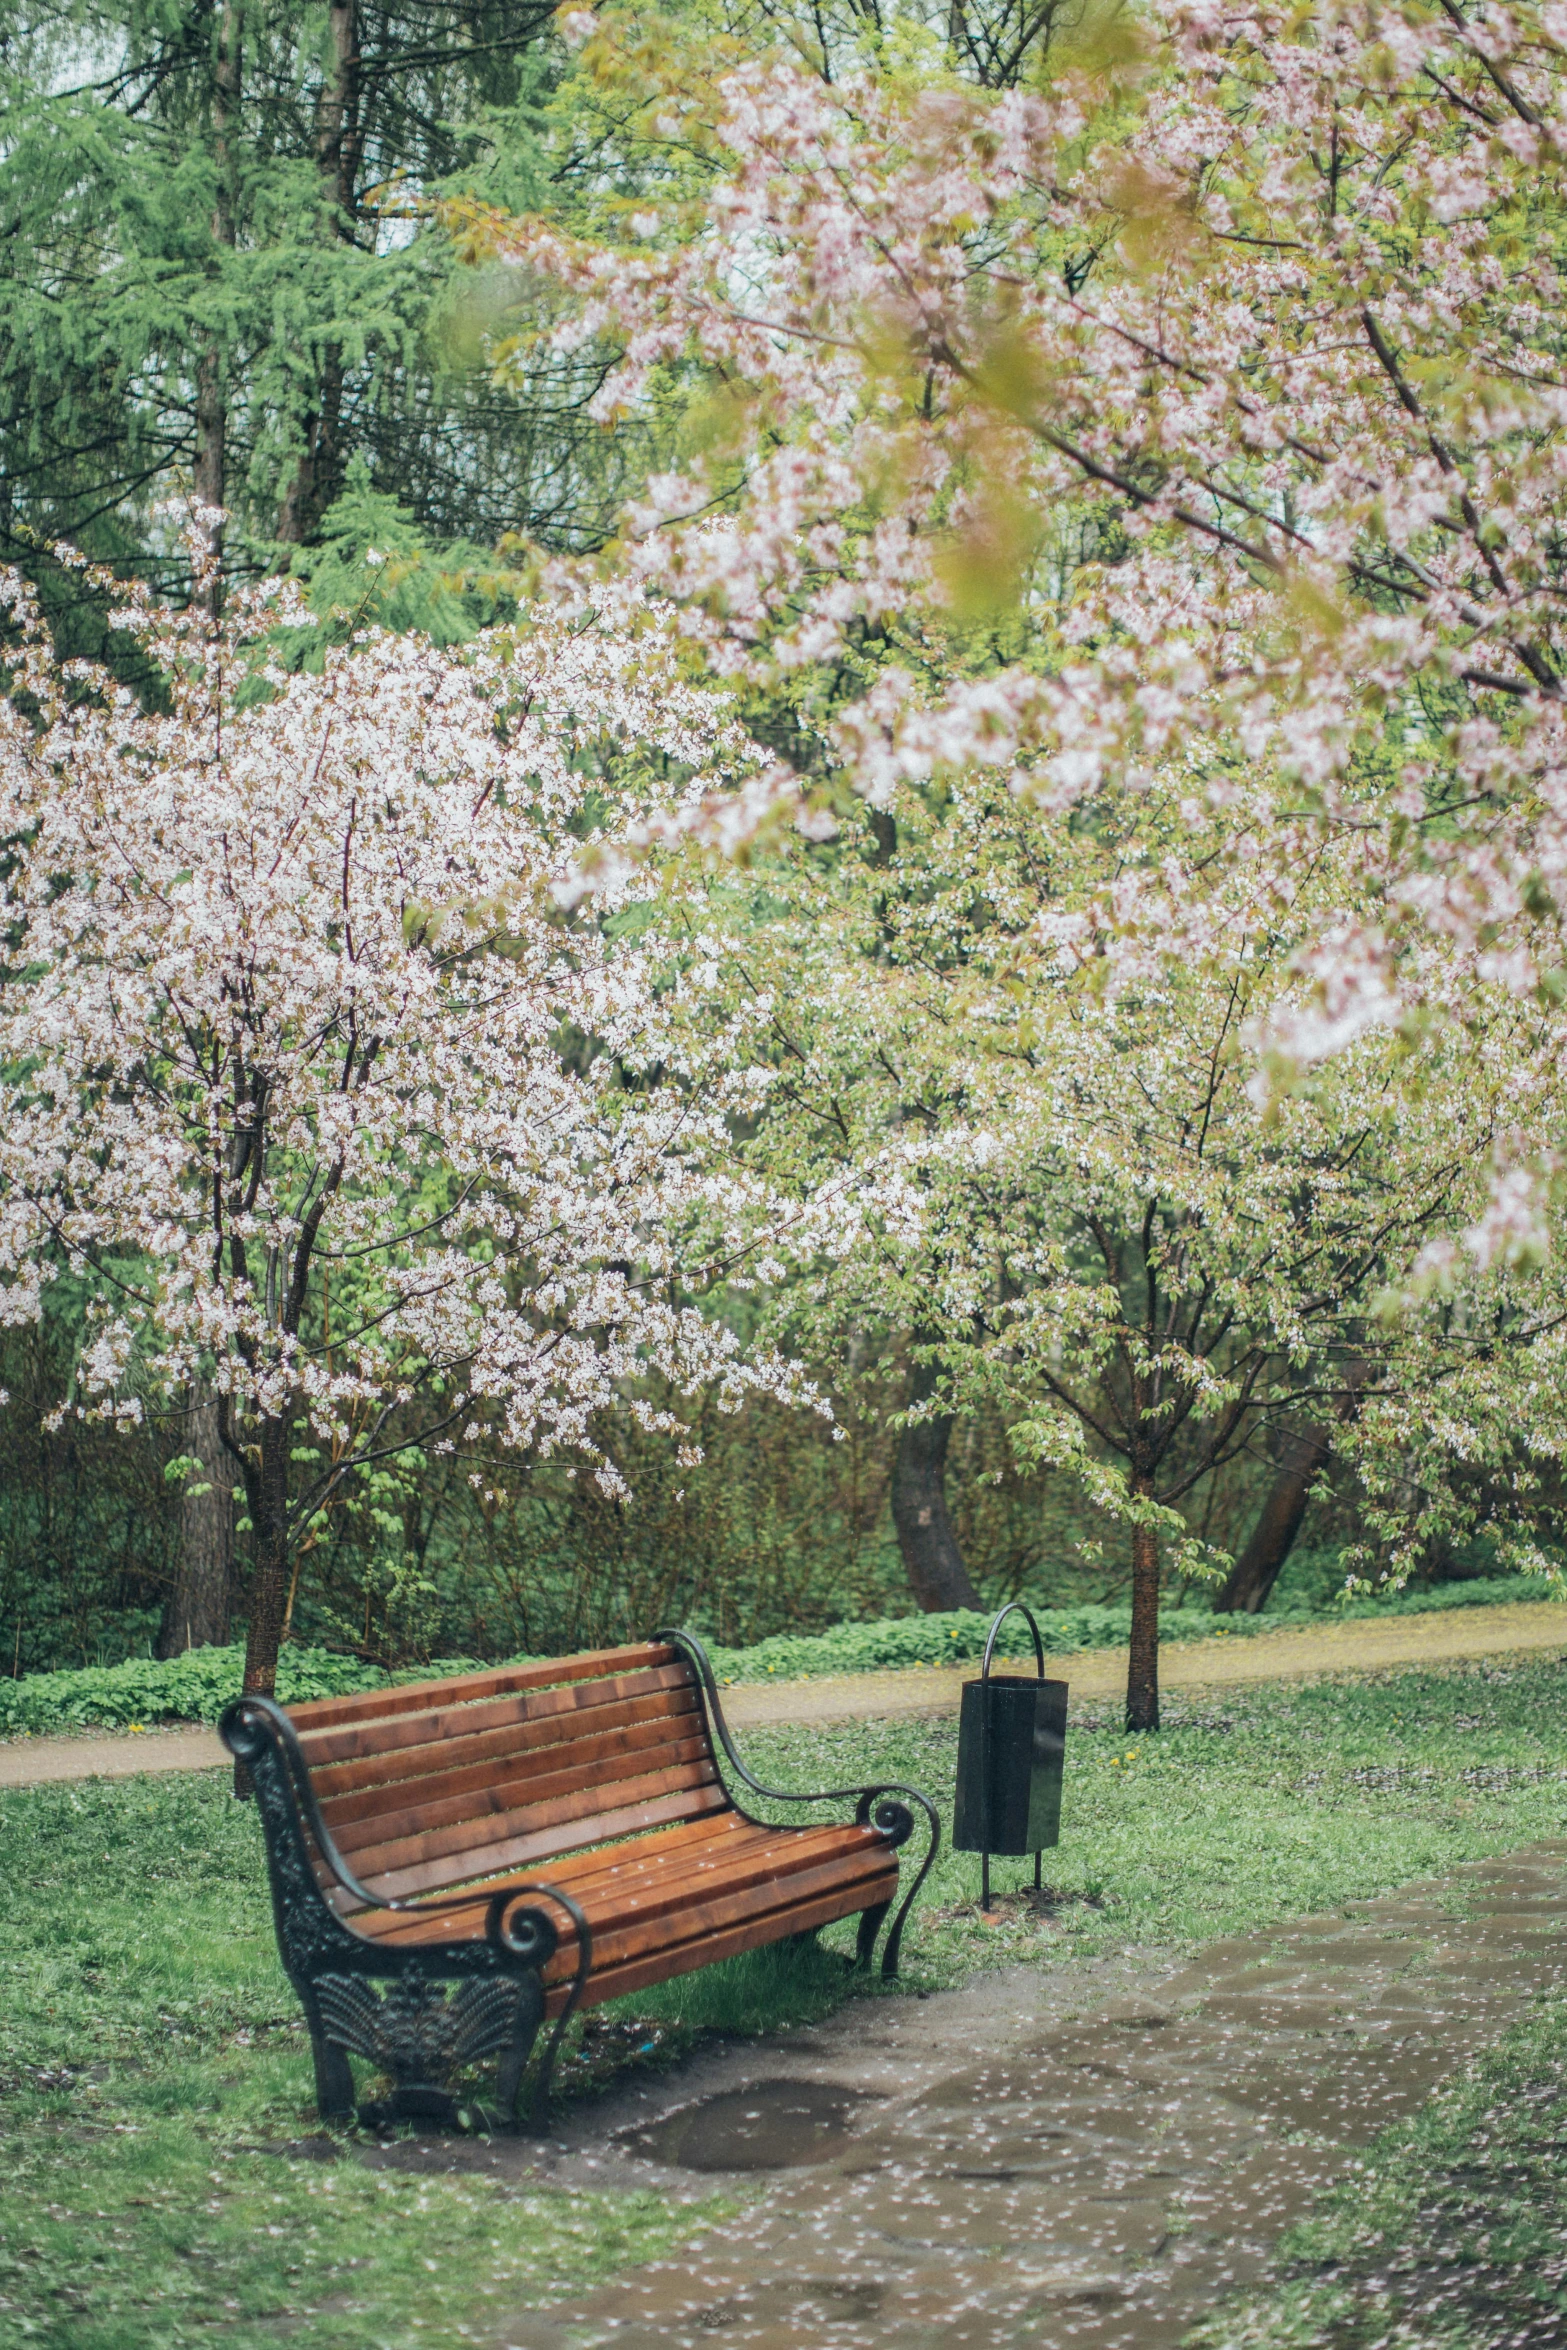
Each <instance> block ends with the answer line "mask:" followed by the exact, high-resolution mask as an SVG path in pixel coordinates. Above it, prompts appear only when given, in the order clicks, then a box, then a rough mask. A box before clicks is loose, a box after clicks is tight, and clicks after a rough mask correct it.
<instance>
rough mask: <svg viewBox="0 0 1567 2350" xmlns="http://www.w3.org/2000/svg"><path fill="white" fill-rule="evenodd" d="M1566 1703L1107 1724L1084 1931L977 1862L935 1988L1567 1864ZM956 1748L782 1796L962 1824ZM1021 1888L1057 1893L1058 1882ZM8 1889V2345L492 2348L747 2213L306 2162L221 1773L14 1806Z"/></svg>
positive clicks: (776, 1960)
mask: <svg viewBox="0 0 1567 2350" xmlns="http://www.w3.org/2000/svg"><path fill="white" fill-rule="evenodd" d="M1564 1696H1567V1671H1564V1668H1563V1667H1562V1666H1561V1665H1558V1664H1555V1663H1552V1664H1548V1665H1542V1664H1529V1665H1517V1666H1508V1667H1497V1666H1485V1667H1476V1668H1473V1669H1471V1670H1467V1671H1462V1672H1450V1673H1442V1674H1402V1675H1398V1676H1391V1675H1390V1676H1387V1677H1385V1678H1382V1679H1379V1680H1376V1681H1373V1682H1365V1683H1359V1684H1355V1685H1350V1686H1338V1687H1331V1686H1322V1687H1316V1688H1286V1689H1256V1690H1252V1689H1248V1690H1247V1691H1245V1692H1244V1693H1243V1694H1242V1693H1237V1694H1236V1695H1235V1696H1234V1697H1231V1698H1227V1699H1226V1701H1225V1702H1224V1704H1223V1706H1222V1707H1215V1708H1212V1709H1208V1708H1183V1707H1179V1706H1177V1707H1172V1708H1171V1713H1170V1726H1169V1727H1168V1728H1167V1729H1166V1730H1164V1731H1163V1732H1162V1733H1160V1735H1159V1736H1158V1737H1155V1738H1142V1739H1128V1738H1127V1737H1126V1736H1125V1734H1124V1732H1120V1731H1118V1730H1117V1729H1116V1728H1115V1727H1114V1726H1113V1723H1112V1722H1111V1721H1110V1720H1109V1719H1105V1720H1104V1721H1102V1722H1099V1723H1095V1722H1093V1721H1089V1720H1085V1721H1080V1722H1076V1723H1074V1726H1073V1729H1072V1733H1071V1736H1070V1740H1069V1746H1068V1795H1067V1803H1066V1808H1065V1819H1064V1829H1063V1842H1062V1845H1061V1847H1060V1849H1059V1850H1058V1851H1057V1852H1055V1853H1053V1854H1050V1855H1048V1856H1047V1876H1048V1879H1049V1882H1050V1884H1051V1886H1052V1888H1053V1889H1054V1892H1055V1894H1056V1896H1057V1900H1056V1903H1055V1906H1054V1909H1053V1913H1052V1915H1051V1917H1050V1918H1049V1919H1048V1921H1046V1922H1044V1923H1041V1921H1039V1920H1038V1919H1037V1918H1035V1917H1034V1916H1033V1915H1032V1914H1031V1913H1029V1912H1027V1911H1025V1910H1023V1909H1021V1908H1019V1909H1018V1910H1017V1911H1015V1912H1014V1913H1010V1914H1009V1917H1008V1922H1007V1923H1006V1924H1004V1925H1002V1926H1000V1927H988V1926H981V1925H980V1924H979V1922H978V1920H977V1918H976V1917H975V1914H974V1907H975V1893H976V1891H977V1884H978V1862H977V1860H975V1859H973V1858H971V1857H969V1856H964V1855H952V1854H950V1853H948V1854H946V1855H944V1856H943V1859H942V1862H941V1864H940V1866H939V1868H938V1870H937V1872H936V1875H935V1877H934V1879H933V1881H932V1883H931V1885H930V1886H929V1887H928V1889H927V1894H926V1898H925V1902H924V1905H923V1911H922V1913H916V1916H917V1924H916V1929H915V1931H914V1933H913V1935H912V1937H911V1940H910V1942H909V1944H908V1946H907V1948H908V1962H907V1967H906V1986H907V1987H909V1988H934V1987H939V1986H941V1985H944V1984H950V1983H952V1982H955V1981H957V1980H959V1979H960V1978H961V1977H962V1975H963V1974H964V1973H966V1972H968V1971H969V1970H971V1969H972V1968H974V1967H976V1966H979V1965H985V1964H994V1963H997V1962H1001V1961H1015V1960H1017V1959H1019V1958H1025V1957H1046V1956H1048V1958H1049V1959H1050V1960H1051V1961H1052V1962H1053V1963H1057V1964H1059V1963H1063V1962H1065V1963H1068V1964H1070V1963H1071V1962H1072V1960H1073V1959H1074V1958H1076V1957H1077V1956H1079V1955H1080V1956H1082V1957H1084V1958H1086V1957H1090V1956H1092V1955H1093V1954H1095V1953H1096V1952H1100V1951H1104V1950H1106V1949H1125V1948H1128V1947H1131V1946H1134V1945H1140V1944H1141V1945H1163V1946H1167V1947H1172V1948H1189V1947H1190V1946H1191V1945H1192V1944H1194V1943H1198V1942H1201V1941H1204V1940H1207V1939H1210V1938H1212V1937H1214V1936H1218V1935H1226V1934H1231V1933H1236V1932H1242V1931H1245V1930H1246V1929H1247V1928H1250V1927H1254V1926H1260V1925H1263V1924H1266V1923H1268V1922H1270V1921H1272V1920H1274V1919H1277V1918H1281V1917H1287V1916H1290V1915H1293V1914H1296V1913H1298V1912H1301V1911H1305V1910H1313V1909H1321V1908H1324V1907H1331V1906H1333V1905H1334V1904H1335V1903H1338V1902H1341V1901H1344V1900H1347V1899H1349V1898H1352V1897H1354V1896H1357V1895H1365V1894H1371V1893H1375V1892H1378V1891H1382V1890H1385V1889H1386V1888H1388V1887H1390V1886H1393V1885H1396V1884H1398V1883H1401V1882H1403V1881H1405V1880H1407V1879H1409V1878H1411V1877H1416V1876H1422V1875H1426V1874H1428V1873H1430V1872H1433V1871H1436V1870H1440V1869H1442V1868H1444V1867H1449V1866H1452V1865H1454V1864H1455V1863H1457V1862H1459V1861H1461V1860H1467V1859H1473V1858H1477V1857H1480V1856H1482V1855H1484V1854H1488V1853H1492V1852H1497V1851H1504V1850H1507V1849H1508V1848H1510V1847H1511V1846H1513V1845H1517V1844H1521V1843H1525V1842H1528V1841H1529V1840H1530V1839H1532V1838H1534V1837H1537V1836H1554V1835H1559V1834H1560V1833H1561V1830H1562V1818H1563V1804H1562V1795H1563V1784H1564V1779H1567V1754H1564V1752H1563V1740H1562V1734H1561V1724H1562V1718H1563V1698H1564ZM955 1750H956V1733H955V1729H954V1728H953V1727H951V1726H949V1725H945V1724H931V1723H925V1722H918V1721H912V1722H911V1721H904V1722H901V1723H898V1722H894V1723H876V1724H872V1725H869V1726H867V1727H863V1728H861V1727H844V1726H832V1727H824V1728H814V1729H806V1728H796V1729H787V1730H783V1729H780V1730H773V1731H770V1732H767V1733H766V1734H762V1733H756V1734H753V1735H751V1736H749V1737H748V1738H747V1740H746V1744H745V1751H746V1752H747V1754H748V1757H749V1758H750V1759H751V1760H752V1761H753V1765H754V1766H755V1767H757V1768H758V1769H759V1771H760V1773H761V1775H762V1776H763V1777H775V1778H779V1779H782V1780H784V1781H785V1782H786V1783H790V1784H794V1785H799V1786H822V1785H843V1784H847V1783H849V1782H851V1781H853V1780H856V1779H859V1778H861V1777H864V1776H869V1775H873V1774H874V1775H876V1776H878V1777H881V1776H887V1777H897V1776H903V1777H908V1778H910V1779H912V1780H913V1781H914V1783H915V1784H916V1785H922V1786H925V1787H927V1788H928V1789H929V1790H930V1791H931V1792H932V1793H933V1794H936V1795H937V1796H938V1797H939V1798H940V1800H941V1802H942V1804H943V1807H944V1808H945V1809H948V1810H950V1799H951V1788H952V1775H953V1763H954V1757H955ZM996 1874H997V1880H998V1882H999V1883H1000V1884H1001V1885H1002V1886H1006V1885H1008V1884H1010V1883H1013V1882H1018V1883H1021V1882H1023V1881H1024V1879H1025V1876H1026V1875H1027V1866H1026V1864H1024V1863H1006V1862H1003V1863H1000V1864H998V1866H997V1871H996ZM0 1884H3V1885H4V1887H5V1889H6V1898H5V1901H4V1904H3V1906H0V2215H3V2216H0V2346H3V2350H12V2346H13V2345H18V2346H19V2345H22V2344H27V2345H30V2346H43V2350H181V2346H182V2345H185V2344H187V2343H195V2342H203V2343H204V2342H207V2341H218V2340H221V2341H222V2342H223V2343H224V2344H226V2345H232V2350H261V2345H262V2344H263V2343H265V2344H268V2345H271V2344H275V2343H277V2342H278V2341H280V2340H286V2341H288V2342H290V2343H297V2344H300V2345H302V2346H306V2350H316V2346H318V2345H319V2346H320V2350H326V2346H327V2345H328V2344H330V2345H332V2350H380V2346H381V2345H397V2344H402V2343H409V2342H418V2341H420V2340H426V2341H429V2342H432V2343H436V2342H452V2343H457V2342H460V2341H461V2340H462V2338H463V2329H464V2327H465V2325H468V2324H475V2325H482V2323H483V2320H484V2316H485V2312H486V2310H487V2308H489V2307H491V2306H497V2307H504V2308H506V2309H508V2310H515V2309H516V2308H518V2307H519V2306H522V2305H523V2304H525V2303H526V2302H527V2301H529V2300H530V2299H534V2300H539V2301H543V2300H549V2299H553V2298H555V2297H556V2296H557V2295H558V2294H559V2293H561V2292H562V2291H565V2290H568V2289H569V2288H571V2287H572V2286H573V2285H575V2284H578V2283H580V2282H582V2281H584V2280H586V2279H589V2278H592V2277H594V2276H597V2275H602V2274H605V2273H607V2272H610V2271H614V2270H617V2269H620V2268H622V2267H625V2266H628V2265H630V2264H632V2263H634V2262H637V2261H640V2260H643V2259H647V2258H651V2257H655V2256H657V2255H658V2254H660V2253H661V2252H663V2251H665V2250H667V2249H668V2247H669V2246H670V2244H671V2243H672V2242H674V2241H675V2240H676V2239H677V2237H678V2235H679V2234H680V2233H681V2232H683V2231H686V2230H689V2229H690V2228H692V2227H694V2226H695V2225H697V2224H698V2223H699V2221H700V2220H701V2218H702V2217H703V2216H704V2215H705V2214H707V2213H710V2212H711V2211H712V2210H713V2209H714V2208H715V2206H713V2205H712V2204H707V2205H693V2206H688V2207H685V2208H684V2209H680V2210H672V2209H671V2208H670V2207H669V2206H668V2205H667V2204H666V2203H665V2202H663V2201H662V2200H659V2199H656V2198H654V2197H652V2196H648V2197H635V2198H626V2197H622V2196H615V2197H604V2196H592V2195H586V2194H568V2193H565V2192H563V2191H559V2190H552V2189H547V2188H541V2187H538V2186H535V2185H532V2184H530V2183H527V2182H522V2183H519V2182H517V2181H510V2182H508V2181H506V2180H505V2179H501V2180H495V2179H491V2178H488V2177H460V2176H459V2177H448V2176H444V2175H443V2176H439V2177H432V2176H419V2175H416V2174H411V2173H402V2172H398V2171H395V2170H386V2169H371V2168H368V2167H366V2166H365V2165H364V2164H363V2163H361V2162H359V2161H357V2160H354V2159H352V2156H353V2152H354V2142H353V2135H352V2133H345V2134H344V2138H343V2151H344V2153H345V2155H346V2156H347V2157H348V2159H343V2160H339V2161H336V2162H332V2163H321V2162H318V2161H314V2160H311V2159H309V2158H308V2154H306V2153H297V2154H296V2153H291V2152H290V2151H289V2148H290V2146H291V2145H294V2144H297V2142H298V2141H300V2140H301V2139H303V2138H307V2137H309V2136H311V2135H313V2134H315V2133H316V2131H317V2128H318V2125H317V2124H316V2122H315V2119H314V2113H313V2108H312V2106H311V2102H310V2066H309V2057H308V2050H307V2048H306V2045H305V2041H304V2036H303V2032H302V2030H301V2028H300V2024H299V2018H298V2014H297V2010H296V2007H295V2003H294V2000H293V1997H292V1994H291V1993H290V1991H289V1989H288V1986H287V1984H286V1983H285V1982H284V1980H283V1978H282V1976H281V1974H280V1973H279V1971H278V1967H277V1962H276V1958H275V1954H274V1947H273V1941H272V1927H271V1918H270V1911H269V1906H268V1902H267V1898H266V1891H265V1879H264V1869H263V1864H262V1858H261V1852H260V1841H259V1831H258V1828H257V1824H256V1821H255V1818H254V1816H253V1813H252V1812H251V1810H250V1809H249V1808H248V1807H241V1806H237V1805H235V1804H234V1803H233V1801H232V1800H231V1798H230V1796H229V1795H228V1793H227V1790H226V1783H225V1781H224V1780H223V1779H222V1778H221V1777H219V1776H218V1775H216V1774H213V1775H203V1776H199V1777H190V1778H175V1777H170V1778H166V1779H143V1780H121V1781H113V1782H106V1781H97V1782H90V1783H88V1784H86V1785H81V1786H65V1787H59V1786H55V1787H43V1788H38V1789H33V1790H28V1791H26V1792H12V1793H7V1794H5V1795H0ZM851 1939H852V1928H843V1929H838V1930H836V1931H835V1933H834V1934H832V1935H829V1936H828V1937H827V1941H828V1943H829V1944H830V1945H832V1944H836V1946H837V1947H839V1948H842V1947H844V1946H846V1945H847V1943H848V1942H849V1941H850V1940H851ZM850 1989H851V1986H850V1985H849V1983H848V1981H847V1979H846V1977H845V1975H844V1973H843V1971H842V1969H841V1967H840V1966H839V1965H838V1964H837V1963H836V1960H835V1959H834V1958H833V1956H832V1953H831V1950H829V1951H828V1952H827V1953H825V1954H823V1953H817V1952H806V1953H803V1954H801V1953H794V1954H765V1953H764V1954H761V1955H760V1956H759V1958H758V1959H756V1960H755V1961H750V1962H735V1963H734V1964H733V1965H731V1966H730V1967H728V1968H726V1969H722V1970H712V1971H711V1972H710V1973H709V1974H708V1975H706V1976H697V1977H693V1978H690V1979H689V1980H688V1981H687V1982H685V1983H682V1984H674V1985H669V1986H666V1987H665V1988H664V1990H662V1991H661V1992H658V1993H653V1994H645V1995H640V1996H639V1997H638V1998H637V1999H636V2000H635V2001H634V2002H632V2003H629V2009H630V2011H629V2012H624V2013H619V2014H616V2013H612V2012H608V2011H606V2013H605V2015H604V2016H603V2018H602V2019H601V2020H597V2021H595V2019H591V2018H590V2019H589V2023H590V2027H591V2028H590V2030H589V2033H588V2035H587V2037H586V2038H585V2039H584V2040H583V2042H582V2043H580V2044H579V2045H578V2046H577V2047H575V2048H574V2049H573V2050H572V2051H571V2054H570V2061H569V2062H568V2063H567V2064H566V2065H565V2066H564V2067H563V2073H564V2076H565V2079H566V2081H567V2084H568V2089H569V2090H570V2092H571V2093H572V2094H574V2095H578V2096H580V2095H586V2094H591V2091H592V2087H593V2085H594V2084H595V2083H596V2082H598V2081H600V2080H602V2079H603V2078H604V2077H605V2075H606V2074H607V2073H610V2072H614V2071H618V2070H622V2069H624V2067H626V2066H628V2065H631V2066H635V2065H662V2064H667V2063H669V2062H670V2061H672V2060H673V2059H675V2058H677V2057H678V2056H679V2054H680V2052H681V2051H682V2049H684V2048H686V2047H688V2046H689V2045H690V2044H691V2041H692V2039H693V2037H694V2036H695V2035H696V2034H698V2033H700V2032H702V2031H704V2030H711V2029H719V2030H730V2031H737V2030H758V2029H768V2028H772V2027H776V2026H778V2025H780V2024H786V2023H788V2022H790V2021H797V2020H801V2019H803V2018H805V2017H808V2016H811V2015H815V2014H820V2013H822V2012H823V2011H824V2009H825V2008H826V2007H827V2006H829V2005H831V2004H833V2003H835V2002H836V2001H838V2000H839V1999H841V1998H843V1997H844V1996H846V1995H847V1994H848V1993H849V1991H850ZM955 2053H957V2052H955ZM1540 2061H1541V2062H1543V2061H1544V2060H1543V2058H1542V2059H1540ZM1520 2062H1524V2063H1525V2069H1528V2068H1529V2066H1530V2065H1532V2064H1533V2063H1534V2062H1535V2059H1534V2058H1533V2057H1529V2058H1528V2059H1526V2060H1525V2059H1520ZM1552 2077H1553V2078H1554V2077H1555V2076H1554V2075H1553V2076H1552ZM1530 2110H1531V2111H1532V2110H1534V2109H1533V2108H1532V2107H1531V2109H1530ZM1432 2126H1435V2125H1434V2124H1433V2125H1432ZM1390 2208H1393V2207H1391V2206H1390ZM1509 2240H1510V2239H1509ZM1246 2322H1247V2323H1251V2322H1252V2320H1251V2319H1250V2318H1248V2319H1247V2320H1246ZM1256 2322H1257V2323H1258V2324H1262V2323H1263V2322H1265V2321H1264V2319H1263V2318H1260V2317H1259V2318H1258V2319H1257V2320H1256ZM1267 2322H1271V2319H1270V2320H1268V2321H1267ZM1291 2322H1293V2321H1291ZM1236 2338H1237V2339H1240V2338H1241V2337H1239V2336H1237V2337H1236ZM1245 2338H1246V2339H1247V2340H1250V2339H1251V2338H1252V2337H1251V2336H1247V2337H1245ZM1255 2338H1256V2340H1257V2341H1258V2342H1259V2343H1260V2342H1262V2341H1263V2340H1267V2341H1268V2342H1269V2343H1270V2344H1271V2343H1272V2342H1273V2341H1274V2339H1275V2337H1274V2336H1273V2335H1264V2334H1261V2333H1259V2334H1257V2335H1256V2336H1255ZM1323 2338H1325V2337H1323V2336H1320V2335H1319V2336H1312V2335H1310V2334H1281V2335H1279V2336H1278V2337H1277V2339H1278V2340H1279V2341H1280V2342H1281V2343H1282V2342H1284V2341H1290V2342H1294V2341H1296V2340H1299V2341H1305V2340H1308V2339H1323ZM1376 2338H1378V2337H1376V2336H1375V2335H1368V2336H1367V2337H1366V2339H1367V2340H1368V2341H1369V2340H1372V2339H1376ZM1396 2338H1398V2337H1396V2336H1394V2337H1390V2339H1396ZM1457 2338H1459V2337H1455V2339H1457ZM1360 2339H1361V2336H1359V2335H1346V2336H1345V2337H1344V2340H1345V2342H1346V2344H1347V2343H1350V2342H1353V2343H1356V2344H1358V2343H1359V2341H1360Z"/></svg>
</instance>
